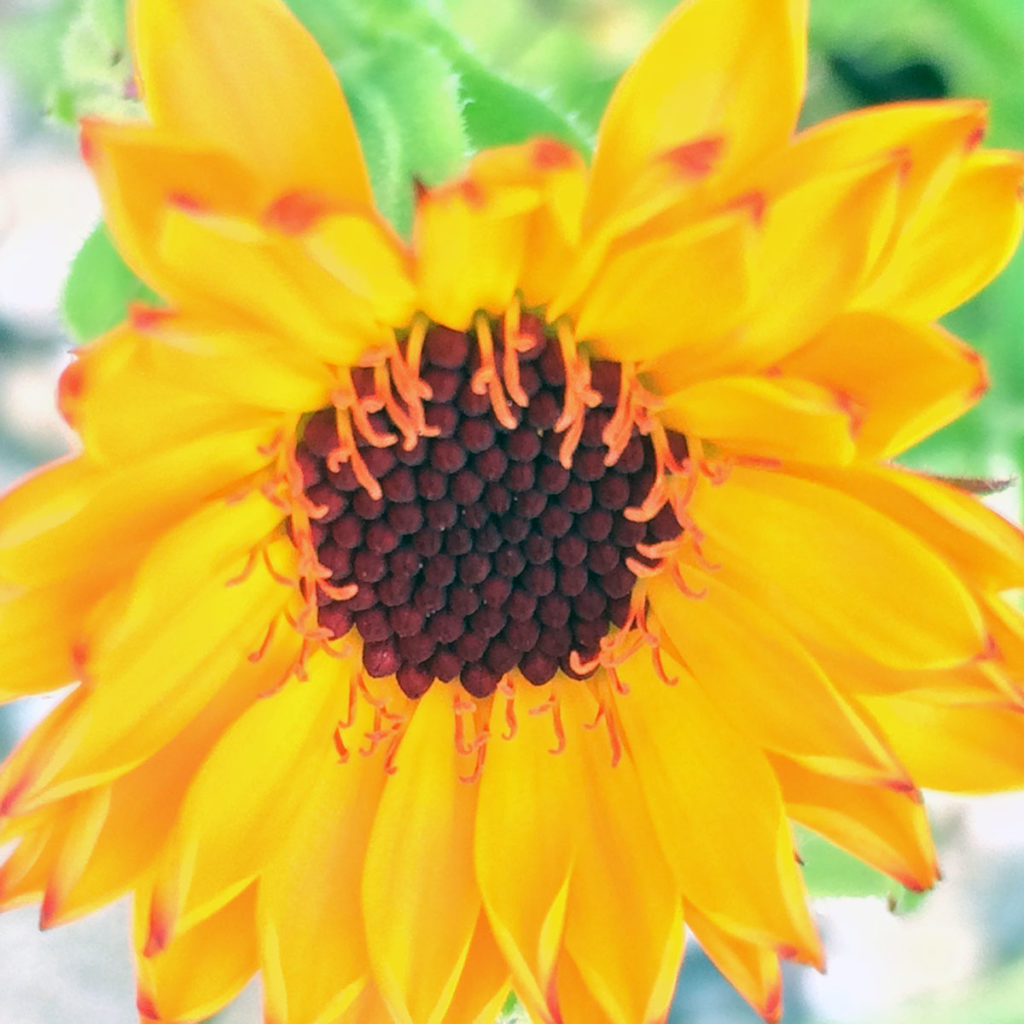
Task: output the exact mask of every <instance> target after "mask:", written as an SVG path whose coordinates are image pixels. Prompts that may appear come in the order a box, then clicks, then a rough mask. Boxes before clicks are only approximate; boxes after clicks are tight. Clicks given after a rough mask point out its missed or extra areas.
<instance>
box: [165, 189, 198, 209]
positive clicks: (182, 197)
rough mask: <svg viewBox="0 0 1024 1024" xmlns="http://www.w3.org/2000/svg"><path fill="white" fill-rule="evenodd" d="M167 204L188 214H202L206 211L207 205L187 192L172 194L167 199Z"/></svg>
mask: <svg viewBox="0 0 1024 1024" xmlns="http://www.w3.org/2000/svg"><path fill="white" fill-rule="evenodd" d="M167 202H168V203H170V205H171V206H173V207H176V208H177V209H179V210H184V211H185V212H186V213H202V212H203V210H205V209H206V207H205V205H204V204H203V203H202V202H200V201H199V200H198V199H197V198H196V197H195V196H190V195H188V194H187V193H185V192H172V193H171V194H170V195H169V196H168V197H167Z"/></svg>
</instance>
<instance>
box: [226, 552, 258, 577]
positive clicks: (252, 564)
mask: <svg viewBox="0 0 1024 1024" xmlns="http://www.w3.org/2000/svg"><path fill="white" fill-rule="evenodd" d="M257 557H258V555H257V552H256V548H253V549H252V550H251V551H250V552H249V554H248V556H247V558H246V560H245V568H243V569H242V571H241V572H240V573H239V574H238V575H237V576H232V577H231V579H229V580H228V581H227V582H226V583H225V584H224V586H225V587H237V586H238V585H239V584H240V583H244V582H245V581H246V580H247V579H248V578H249V577H250V576H251V575H252V572H253V569H255V568H256V560H257Z"/></svg>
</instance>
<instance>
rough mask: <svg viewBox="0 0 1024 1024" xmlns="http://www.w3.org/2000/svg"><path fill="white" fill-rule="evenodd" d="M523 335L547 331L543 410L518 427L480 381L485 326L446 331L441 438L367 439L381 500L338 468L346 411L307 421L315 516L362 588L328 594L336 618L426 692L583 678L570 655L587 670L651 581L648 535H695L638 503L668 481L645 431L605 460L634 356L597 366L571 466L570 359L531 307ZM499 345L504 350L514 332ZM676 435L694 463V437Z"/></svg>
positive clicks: (325, 553) (435, 352)
mask: <svg viewBox="0 0 1024 1024" xmlns="http://www.w3.org/2000/svg"><path fill="white" fill-rule="evenodd" d="M522 331H524V332H528V333H531V334H532V336H533V337H535V338H536V343H535V344H534V346H533V347H532V348H530V349H529V350H528V351H526V352H522V353H521V354H520V356H519V378H520V383H521V385H522V388H523V390H524V391H525V393H526V396H527V397H528V399H529V404H528V405H527V406H526V408H524V409H521V408H518V407H513V408H514V410H515V414H516V417H517V420H518V425H517V426H516V427H515V428H514V429H511V428H509V427H507V426H503V425H502V424H501V423H499V422H498V420H497V419H496V417H495V414H494V409H493V407H492V404H491V399H490V398H489V397H488V395H487V394H483V395H481V394H478V393H477V392H476V391H474V390H473V388H472V386H471V378H472V376H473V373H474V371H475V370H476V369H477V367H478V365H479V357H478V351H477V345H476V338H475V336H474V334H473V333H472V332H469V333H461V332H455V331H451V330H448V329H446V328H442V327H433V328H431V330H430V331H429V333H428V334H427V337H426V341H425V343H424V347H423V357H422V361H421V377H422V379H423V380H424V381H425V382H426V383H427V384H428V385H429V386H430V388H431V392H432V396H431V399H430V400H429V401H428V402H426V403H425V411H426V422H427V424H428V426H430V427H431V428H434V429H436V431H437V435H436V436H432V437H421V438H420V439H419V441H418V442H417V443H416V445H415V447H413V448H412V449H407V448H405V447H403V446H402V445H401V444H392V445H390V446H387V447H375V446H373V445H371V444H370V443H369V442H368V441H367V440H366V439H364V438H361V439H360V440H359V442H358V443H359V448H360V452H361V454H362V456H363V458H364V459H365V461H366V464H367V467H368V469H369V470H370V472H371V473H372V475H373V477H374V478H375V479H376V480H378V481H379V483H380V487H381V491H382V495H381V497H380V498H377V499H374V498H373V497H371V495H370V494H369V493H368V492H367V491H366V490H365V488H363V487H362V486H361V485H360V484H359V482H358V480H357V479H356V475H355V473H354V471H353V469H352V466H351V465H350V464H349V463H342V464H341V465H340V467H339V468H338V469H337V470H331V469H330V468H329V466H328V458H327V457H328V455H329V454H330V453H331V451H332V450H333V449H334V448H335V447H336V445H337V440H338V439H337V432H336V425H335V414H334V410H333V409H324V410H321V411H320V412H317V413H315V414H314V415H313V416H312V417H311V418H310V419H309V421H308V423H307V424H306V428H305V432H304V436H303V440H302V441H301V442H300V443H299V445H298V447H297V458H298V462H299V465H300V467H301V468H302V472H303V478H304V481H305V485H306V493H307V495H308V496H309V498H310V499H311V501H312V502H314V503H315V504H316V505H318V506H320V507H321V508H324V509H326V512H325V514H324V515H323V516H322V517H321V518H319V519H317V520H314V521H313V527H312V528H313V543H314V545H315V547H316V550H317V554H318V556H319V559H320V561H321V562H322V563H323V565H324V566H326V567H327V568H329V569H330V570H331V572H332V577H331V580H330V582H331V584H333V585H335V586H338V587H341V586H345V585H347V584H355V585H357V587H358V590H357V591H356V593H355V595H354V596H353V597H350V598H348V599H347V600H343V601H334V600H331V599H330V597H328V596H327V595H321V598H320V600H321V606H320V609H319V619H320V624H321V625H322V626H324V627H326V628H328V629H329V630H330V631H331V632H332V633H333V634H334V635H335V636H336V637H341V636H344V635H345V634H347V633H348V632H349V631H350V630H351V629H352V628H353V627H355V629H356V630H357V631H358V633H359V635H360V636H361V638H362V640H363V655H362V657H363V665H364V667H365V670H366V672H367V673H368V674H369V675H371V676H378V677H379V676H388V675H392V674H394V675H396V676H397V679H398V683H399V685H400V686H401V688H402V689H403V690H404V691H405V693H407V694H408V695H409V696H410V697H419V696H421V695H422V694H423V693H425V692H426V690H427V688H428V687H429V686H430V685H431V683H432V682H433V681H434V680H437V679H439V680H442V681H444V682H449V681H451V680H454V679H456V678H458V679H461V681H462V684H463V686H465V688H466V689H467V690H468V691H469V692H470V693H472V694H474V695H475V696H480V697H482V696H486V695H488V694H490V693H492V692H493V691H494V689H495V688H496V686H497V685H498V683H499V681H500V680H501V678H502V677H503V676H504V675H505V674H506V673H509V672H512V671H513V670H516V669H517V670H518V671H519V672H520V673H521V674H522V675H523V676H524V677H525V678H526V679H527V680H529V681H530V682H531V683H534V684H537V685H540V684H542V683H546V682H548V681H549V680H550V679H551V678H552V677H553V676H554V675H555V673H556V672H558V671H559V670H561V671H562V672H564V673H566V674H567V675H569V676H571V677H574V678H581V675H580V673H579V672H577V671H575V670H574V668H573V665H572V664H571V663H570V655H571V654H572V652H576V654H577V656H578V659H579V661H578V662H577V665H579V664H580V663H585V662H588V661H592V660H593V659H594V658H595V657H596V656H597V654H598V651H599V645H600V641H601V639H602V638H603V637H604V636H605V635H606V634H607V633H608V631H609V629H610V628H611V627H612V626H618V627H621V626H622V625H624V624H625V622H626V620H627V616H628V613H629V608H630V595H631V592H632V590H633V585H634V583H635V582H636V576H635V574H634V573H633V572H632V571H631V569H630V568H629V565H628V560H630V559H635V560H636V561H637V562H639V563H641V564H650V563H649V560H648V559H645V558H644V557H643V556H642V555H641V554H640V553H639V552H638V550H637V545H638V544H657V543H660V542H663V541H667V540H672V539H674V538H675V537H677V536H678V535H679V533H680V527H679V523H678V522H677V520H676V518H675V515H674V514H673V513H672V511H671V509H670V508H669V507H667V506H666V507H665V508H663V509H662V511H661V512H659V513H658V515H656V516H655V517H654V518H653V519H651V520H650V521H649V522H636V521H634V520H633V519H631V518H629V517H627V516H626V514H625V511H626V509H627V508H633V507H636V506H639V505H640V504H641V503H642V502H643V500H644V498H645V497H646V496H647V493H648V491H649V490H650V487H651V484H652V482H653V480H654V475H655V458H654V453H653V450H652V446H651V444H650V442H649V441H648V439H647V438H646V437H643V436H642V435H641V434H640V433H639V432H637V431H634V433H633V435H632V436H631V437H630V439H629V443H628V444H627V445H626V447H625V449H624V450H623V451H622V454H621V455H620V456H619V458H618V459H617V461H616V462H615V463H614V465H611V466H608V465H606V464H605V457H606V455H607V454H608V449H607V447H606V445H605V444H604V441H603V439H602V435H603V433H604V429H605V427H606V425H607V424H608V422H609V420H610V419H611V417H612V414H613V411H614V409H615V407H616V403H617V400H618V395H619V380H620V367H619V364H618V363H613V362H601V361H595V362H592V363H591V384H592V387H593V388H594V390H595V391H597V392H598V393H599V395H600V397H601V401H600V405H598V406H597V407H595V408H592V409H589V410H588V411H587V413H586V416H585V419H584V422H583V432H582V436H581V439H580V444H579V446H578V447H577V449H576V451H575V453H574V454H573V457H572V465H571V467H570V468H568V469H566V468H565V467H564V466H563V465H562V463H561V461H560V459H559V450H560V447H561V442H562V440H563V434H562V433H560V432H558V431H556V430H555V429H554V428H555V424H556V422H557V421H558V419H559V417H560V415H561V413H562V408H563V401H564V391H565V366H564V363H563V359H562V355H561V352H560V349H559V346H558V344H557V342H556V341H554V340H553V339H551V338H550V337H549V336H548V335H546V334H545V332H544V330H543V327H542V325H541V324H540V322H539V321H528V320H527V319H526V318H524V321H523V327H522ZM497 345H498V352H499V353H501V339H500V336H499V337H498V339H497ZM357 385H358V380H357ZM372 419H373V420H374V427H375V428H376V429H377V430H379V431H381V432H382V433H386V432H388V431H391V430H392V429H393V424H392V423H391V420H390V418H389V416H388V414H387V413H386V412H378V413H374V414H373V416H372ZM670 440H671V442H672V444H673V448H674V449H676V454H677V456H678V457H680V458H681V457H682V456H683V455H684V454H685V441H684V440H683V438H682V437H681V436H679V435H674V436H670Z"/></svg>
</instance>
